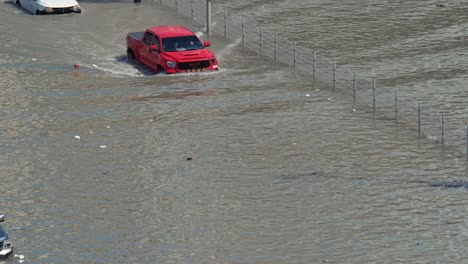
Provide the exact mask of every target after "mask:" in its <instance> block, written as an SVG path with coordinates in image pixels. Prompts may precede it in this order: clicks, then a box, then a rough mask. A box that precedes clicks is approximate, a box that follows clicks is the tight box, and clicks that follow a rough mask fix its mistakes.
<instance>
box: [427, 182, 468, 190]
mask: <svg viewBox="0 0 468 264" xmlns="http://www.w3.org/2000/svg"><path fill="white" fill-rule="evenodd" d="M429 186H431V187H442V188H467V189H468V182H465V181H442V182H432V183H430V184H429Z"/></svg>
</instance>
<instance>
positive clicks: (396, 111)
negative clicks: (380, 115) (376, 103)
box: [395, 91, 398, 123]
mask: <svg viewBox="0 0 468 264" xmlns="http://www.w3.org/2000/svg"><path fill="white" fill-rule="evenodd" d="M395 123H398V92H397V91H395Z"/></svg>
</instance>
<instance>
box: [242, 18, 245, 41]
mask: <svg viewBox="0 0 468 264" xmlns="http://www.w3.org/2000/svg"><path fill="white" fill-rule="evenodd" d="M244 33H245V20H244V18H242V48H244V37H245V36H244Z"/></svg>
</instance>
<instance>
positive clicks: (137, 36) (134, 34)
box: [128, 32, 145, 40]
mask: <svg viewBox="0 0 468 264" xmlns="http://www.w3.org/2000/svg"><path fill="white" fill-rule="evenodd" d="M144 33H145V32H130V33H128V36H129V37H131V38H134V39H136V40H141V39H142V38H143V34H144Z"/></svg>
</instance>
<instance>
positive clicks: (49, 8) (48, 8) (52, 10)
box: [44, 7, 54, 13]
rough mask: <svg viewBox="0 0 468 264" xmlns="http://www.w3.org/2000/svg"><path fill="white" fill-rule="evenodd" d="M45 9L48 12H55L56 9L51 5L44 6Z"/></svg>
mask: <svg viewBox="0 0 468 264" xmlns="http://www.w3.org/2000/svg"><path fill="white" fill-rule="evenodd" d="M44 11H46V12H47V13H53V12H54V9H52V8H51V7H44Z"/></svg>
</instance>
